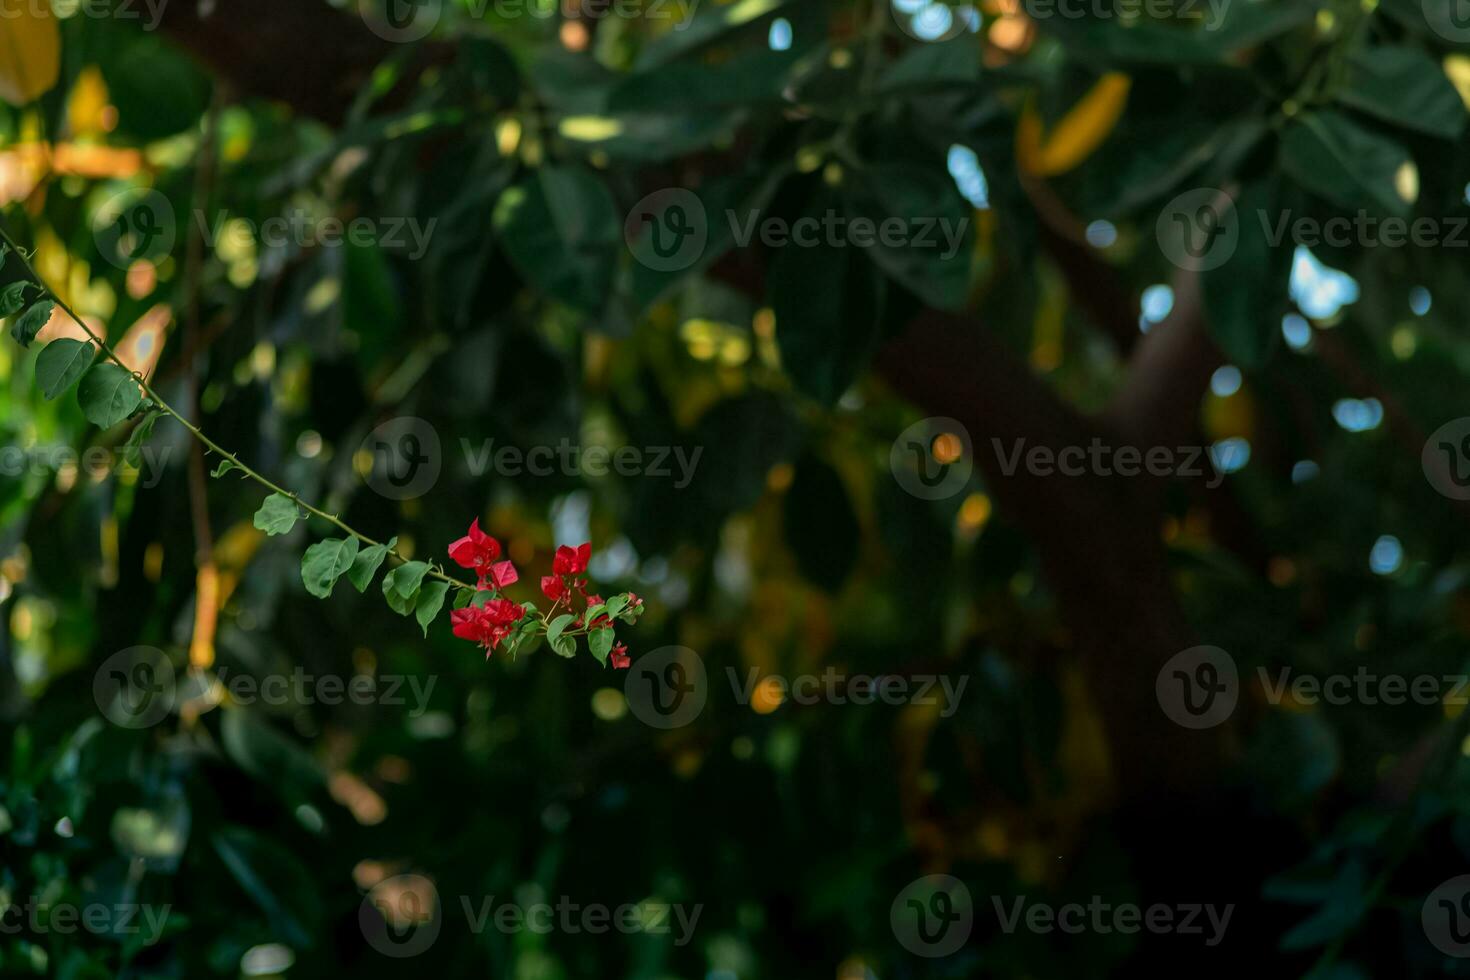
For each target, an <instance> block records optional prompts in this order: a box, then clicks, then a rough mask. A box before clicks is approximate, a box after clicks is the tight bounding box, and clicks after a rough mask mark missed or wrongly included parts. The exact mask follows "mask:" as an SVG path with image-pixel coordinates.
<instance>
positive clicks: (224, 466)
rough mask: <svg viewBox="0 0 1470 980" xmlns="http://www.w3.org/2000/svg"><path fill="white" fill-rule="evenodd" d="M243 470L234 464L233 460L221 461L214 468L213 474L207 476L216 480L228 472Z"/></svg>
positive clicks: (237, 464)
mask: <svg viewBox="0 0 1470 980" xmlns="http://www.w3.org/2000/svg"><path fill="white" fill-rule="evenodd" d="M243 468H244V467H242V466H241V465H240V464H239V463H237V462H235V461H234V460H233V459H222V460H220V462H219V465H218V466H216V467H215V468H214V472H213V473H211V474H209V475H210V476H212V477H214V478H215V479H216V480H218V479H219V478H220V477H222V476H224V475H225V474H226V473H228V472H230V470H239V469H243Z"/></svg>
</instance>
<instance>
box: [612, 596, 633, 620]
mask: <svg viewBox="0 0 1470 980" xmlns="http://www.w3.org/2000/svg"><path fill="white" fill-rule="evenodd" d="M626 608H628V593H626V592H623V593H620V594H619V595H615V596H613V597H612V598H611V599H609V600H607V618H608V619H616V618H617V616H618V613H620V612H622V611H623V610H624V609H626Z"/></svg>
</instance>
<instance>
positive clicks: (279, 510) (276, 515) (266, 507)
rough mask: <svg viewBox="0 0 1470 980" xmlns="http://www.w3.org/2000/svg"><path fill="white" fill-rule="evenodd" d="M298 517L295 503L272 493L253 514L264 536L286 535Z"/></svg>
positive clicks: (298, 512)
mask: <svg viewBox="0 0 1470 980" xmlns="http://www.w3.org/2000/svg"><path fill="white" fill-rule="evenodd" d="M300 517H301V509H300V508H299V507H297V506H296V501H294V500H292V499H291V498H290V497H287V496H285V495H283V494H279V493H273V494H271V495H270V496H269V497H267V498H265V503H263V504H261V505H260V510H258V511H256V512H255V526H256V527H257V528H258V529H259V530H262V531H264V532H265V533H266V534H270V535H276V534H287V533H289V532H290V530H291V529H292V528H293V527H295V526H296V521H297V520H298V519H299V518H300ZM358 591H359V592H361V591H362V590H361V589H359V590H358Z"/></svg>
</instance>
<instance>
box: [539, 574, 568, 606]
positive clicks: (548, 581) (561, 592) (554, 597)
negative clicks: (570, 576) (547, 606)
mask: <svg viewBox="0 0 1470 980" xmlns="http://www.w3.org/2000/svg"><path fill="white" fill-rule="evenodd" d="M541 591H542V592H543V593H544V594H545V595H546V598H548V599H550V600H551V601H552V602H560V601H561V600H562V599H563V598H564V597H565V596H566V594H567V584H566V583H565V582H563V581H562V580H561V576H559V575H543V576H541Z"/></svg>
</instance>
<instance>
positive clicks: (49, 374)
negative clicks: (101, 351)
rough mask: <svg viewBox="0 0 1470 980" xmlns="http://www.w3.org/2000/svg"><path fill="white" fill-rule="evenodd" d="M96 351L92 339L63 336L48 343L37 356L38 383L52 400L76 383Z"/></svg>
mask: <svg viewBox="0 0 1470 980" xmlns="http://www.w3.org/2000/svg"><path fill="white" fill-rule="evenodd" d="M95 353H96V350H95V348H93V347H92V343H91V341H83V340H72V339H71V338H70V337H62V338H61V339H60V340H53V341H52V342H51V343H49V344H47V345H46V347H45V349H43V350H42V351H41V354H40V356H39V357H37V358H36V383H37V384H39V385H40V386H41V394H43V395H45V396H46V400H47V401H50V400H51V399H53V398H55V397H56V396H57V395H59V394H61V393H62V392H63V391H65V390H66V389H68V388H70V387H71V386H72V385H73V384H75V383H76V380H77V379H78V378H80V377H81V376H82V373H83V372H84V371H86V370H87V368H88V367H90V366H91V364H92V355H93V354H95Z"/></svg>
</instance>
